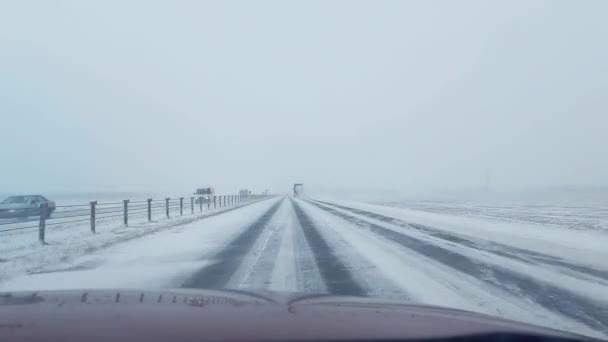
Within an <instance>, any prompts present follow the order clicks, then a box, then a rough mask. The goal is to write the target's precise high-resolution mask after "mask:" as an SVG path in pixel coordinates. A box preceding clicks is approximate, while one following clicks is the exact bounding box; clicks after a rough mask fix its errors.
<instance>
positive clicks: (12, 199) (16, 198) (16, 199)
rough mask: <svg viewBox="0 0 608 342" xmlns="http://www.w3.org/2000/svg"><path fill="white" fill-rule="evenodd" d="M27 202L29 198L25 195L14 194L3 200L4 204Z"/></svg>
mask: <svg viewBox="0 0 608 342" xmlns="http://www.w3.org/2000/svg"><path fill="white" fill-rule="evenodd" d="M20 203H27V200H26V198H25V197H23V196H13V197H9V198H7V199H5V200H4V201H2V204H20Z"/></svg>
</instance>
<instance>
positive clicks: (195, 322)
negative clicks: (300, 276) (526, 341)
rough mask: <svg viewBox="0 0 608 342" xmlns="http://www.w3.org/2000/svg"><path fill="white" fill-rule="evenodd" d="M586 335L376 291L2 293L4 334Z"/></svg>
mask: <svg viewBox="0 0 608 342" xmlns="http://www.w3.org/2000/svg"><path fill="white" fill-rule="evenodd" d="M494 332H503V333H523V334H534V335H549V336H555V337H565V338H580V337H578V336H575V335H569V334H566V333H564V332H558V331H554V330H550V329H545V328H539V327H535V326H530V325H526V324H521V323H515V322H511V321H506V320H502V319H498V318H495V317H490V316H485V315H481V314H477V313H471V312H465V311H460V310H451V309H443V308H437V307H429V306H419V305H411V304H407V303H402V302H395V301H385V300H378V299H372V298H359V297H340V296H322V295H321V296H310V295H301V294H281V293H263V294H253V293H246V292H237V291H212V290H175V291H137V290H78V291H48V292H35V293H33V292H28V293H25V292H23V293H2V294H0V340H2V341H9V340H27V341H49V340H60V341H90V340H104V341H106V340H112V341H123V340H124V341H138V340H142V341H143V340H145V341H178V340H179V341H191V340H202V339H213V340H296V339H297V340H328V339H358V340H362V339H403V338H407V339H421V338H440V337H453V336H462V335H471V334H485V333H494Z"/></svg>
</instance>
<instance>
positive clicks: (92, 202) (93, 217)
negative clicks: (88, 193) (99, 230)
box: [89, 201, 97, 234]
mask: <svg viewBox="0 0 608 342" xmlns="http://www.w3.org/2000/svg"><path fill="white" fill-rule="evenodd" d="M89 203H90V204H91V233H93V234H95V206H96V205H97V201H91V202H89Z"/></svg>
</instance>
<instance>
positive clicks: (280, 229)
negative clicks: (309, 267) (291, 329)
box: [228, 201, 296, 291]
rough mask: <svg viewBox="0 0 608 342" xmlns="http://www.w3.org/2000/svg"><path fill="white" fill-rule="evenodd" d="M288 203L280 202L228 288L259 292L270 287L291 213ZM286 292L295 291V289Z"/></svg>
mask: <svg viewBox="0 0 608 342" xmlns="http://www.w3.org/2000/svg"><path fill="white" fill-rule="evenodd" d="M288 204H289V202H288V201H282V204H281V206H280V208H279V209H278V211H277V213H276V214H275V215H274V216H273V218H272V219H271V220H270V221H269V222H268V223H267V224H266V228H265V229H264V231H263V232H262V233H261V234H260V237H259V238H258V239H257V241H255V242H254V243H253V246H252V247H251V249H250V252H249V253H248V255H247V256H246V257H245V258H244V260H243V262H242V263H241V265H240V266H239V268H238V270H237V272H236V273H235V274H234V275H233V276H232V277H231V280H230V281H229V284H228V287H231V288H238V289H243V290H245V289H251V290H261V289H268V288H269V287H270V286H272V281H273V273H274V271H275V267H278V266H279V264H283V262H277V258H278V256H279V251H280V250H281V244H282V243H283V235H285V234H286V225H285V221H286V219H287V218H288V217H289V216H288V215H289V214H290V213H291V208H289V205H288ZM288 290H291V291H296V289H295V288H290V289H288Z"/></svg>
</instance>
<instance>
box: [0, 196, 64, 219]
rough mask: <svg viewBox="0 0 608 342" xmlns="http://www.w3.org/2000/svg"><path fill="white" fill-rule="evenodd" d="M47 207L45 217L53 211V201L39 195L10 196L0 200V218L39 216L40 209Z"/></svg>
mask: <svg viewBox="0 0 608 342" xmlns="http://www.w3.org/2000/svg"><path fill="white" fill-rule="evenodd" d="M41 208H47V214H46V215H47V218H48V217H50V216H51V213H52V212H53V211H55V202H53V201H49V200H48V199H46V198H45V197H44V196H41V195H21V196H10V197H8V198H7V199H5V200H4V201H2V202H0V218H27V217H28V216H40V212H41V211H40V209H41Z"/></svg>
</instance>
